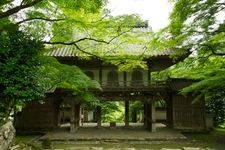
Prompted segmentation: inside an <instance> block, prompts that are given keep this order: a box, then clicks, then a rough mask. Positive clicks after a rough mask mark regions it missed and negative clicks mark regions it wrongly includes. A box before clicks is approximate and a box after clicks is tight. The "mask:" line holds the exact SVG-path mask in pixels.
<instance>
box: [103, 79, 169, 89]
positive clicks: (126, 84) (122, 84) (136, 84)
mask: <svg viewBox="0 0 225 150" xmlns="http://www.w3.org/2000/svg"><path fill="white" fill-rule="evenodd" d="M99 83H100V84H101V86H102V88H103V89H104V88H141V87H165V86H166V81H102V82H99Z"/></svg>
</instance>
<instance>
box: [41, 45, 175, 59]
mask: <svg viewBox="0 0 225 150" xmlns="http://www.w3.org/2000/svg"><path fill="white" fill-rule="evenodd" d="M76 51H77V50H75V49H74V48H73V47H72V46H65V47H63V48H55V49H54V48H52V49H51V50H49V51H48V52H47V53H46V54H45V55H46V56H53V57H78V56H88V55H87V54H84V53H83V54H81V53H78V52H76ZM143 53H144V54H145V55H147V56H149V57H156V56H168V55H170V54H172V53H173V51H171V50H168V49H167V50H164V51H156V50H155V51H149V50H148V51H147V52H143ZM143 53H139V54H135V53H133V54H131V53H130V55H137V56H138V55H142V54H143ZM127 55H129V54H128V53H127ZM110 56H113V55H110Z"/></svg>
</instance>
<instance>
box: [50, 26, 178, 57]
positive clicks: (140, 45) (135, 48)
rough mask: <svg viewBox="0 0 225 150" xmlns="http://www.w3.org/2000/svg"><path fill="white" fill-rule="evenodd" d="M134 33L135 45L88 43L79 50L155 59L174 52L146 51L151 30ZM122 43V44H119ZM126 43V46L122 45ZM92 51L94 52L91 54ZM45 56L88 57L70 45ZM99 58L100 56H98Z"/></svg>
mask: <svg viewBox="0 0 225 150" xmlns="http://www.w3.org/2000/svg"><path fill="white" fill-rule="evenodd" d="M133 31H134V33H131V34H135V35H137V37H136V39H137V41H138V42H137V43H136V41H135V42H134V43H129V42H128V43H126V42H127V41H126V42H124V41H123V40H120V39H115V40H113V42H112V43H111V44H109V45H108V44H105V45H104V44H102V45H101V43H100V44H98V43H95V42H94V41H89V43H87V41H86V43H83V45H81V46H83V47H81V49H85V51H87V52H89V53H98V55H101V54H102V55H104V56H106V55H108V56H109V57H110V56H116V55H117V53H118V52H119V53H120V55H126V56H127V55H131V56H140V55H143V54H144V55H146V56H149V57H156V56H168V55H170V54H172V53H174V51H171V50H168V49H167V50H148V49H146V46H145V45H147V43H148V41H149V40H150V38H151V34H149V33H151V29H150V28H135V29H134V30H133ZM82 37H85V35H84V36H83V35H79V36H78V39H79V38H82ZM121 43H123V44H121ZM124 43H126V44H124ZM113 44H114V45H113ZM92 50H94V51H95V52H93V51H92ZM101 52H102V53H101ZM46 55H47V56H53V57H82V56H88V54H85V53H82V52H80V51H79V50H77V48H76V47H75V46H72V45H66V46H63V47H61V48H58V47H57V48H52V49H51V50H50V51H49V52H47V53H46ZM100 57H101V56H100Z"/></svg>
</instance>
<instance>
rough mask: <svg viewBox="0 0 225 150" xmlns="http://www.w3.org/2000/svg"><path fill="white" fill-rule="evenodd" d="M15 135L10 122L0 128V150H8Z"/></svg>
mask: <svg viewBox="0 0 225 150" xmlns="http://www.w3.org/2000/svg"><path fill="white" fill-rule="evenodd" d="M15 133H16V131H15V129H14V127H13V124H12V122H7V123H6V124H4V125H3V126H2V127H1V128H0V150H8V149H10V148H11V147H12V144H13V142H14V138H15Z"/></svg>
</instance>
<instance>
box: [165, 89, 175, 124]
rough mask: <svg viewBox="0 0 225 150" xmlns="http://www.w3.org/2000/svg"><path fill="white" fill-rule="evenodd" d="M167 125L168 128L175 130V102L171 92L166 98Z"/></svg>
mask: <svg viewBox="0 0 225 150" xmlns="http://www.w3.org/2000/svg"><path fill="white" fill-rule="evenodd" d="M166 124H167V127H169V128H173V101H172V93H170V92H168V93H167V96H166Z"/></svg>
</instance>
